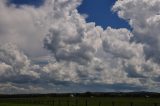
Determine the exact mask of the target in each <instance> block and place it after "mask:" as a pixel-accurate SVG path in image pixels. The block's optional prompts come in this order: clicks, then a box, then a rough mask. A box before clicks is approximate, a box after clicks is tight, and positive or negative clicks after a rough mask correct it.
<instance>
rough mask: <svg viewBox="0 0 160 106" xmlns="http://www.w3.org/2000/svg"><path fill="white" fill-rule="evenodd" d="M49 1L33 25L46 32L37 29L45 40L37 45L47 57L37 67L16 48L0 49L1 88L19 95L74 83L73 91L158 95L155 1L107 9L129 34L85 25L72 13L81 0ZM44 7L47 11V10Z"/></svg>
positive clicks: (126, 1)
mask: <svg viewBox="0 0 160 106" xmlns="http://www.w3.org/2000/svg"><path fill="white" fill-rule="evenodd" d="M49 2H50V3H46V4H45V5H44V6H42V7H40V9H38V10H37V11H38V16H39V15H40V16H43V17H44V18H42V19H38V20H39V21H38V22H40V24H38V25H41V27H43V26H45V25H46V29H48V32H46V30H45V31H44V30H41V31H42V32H43V33H44V36H45V37H44V39H43V37H42V36H41V37H40V41H41V40H43V43H44V44H43V43H42V42H41V43H42V45H44V48H45V49H46V50H48V51H50V53H47V54H46V56H47V55H49V56H50V57H52V58H51V59H50V61H48V63H45V64H43V65H42V64H41V62H36V63H37V64H35V61H33V60H34V59H32V58H31V57H30V56H29V57H27V56H26V55H25V54H24V53H22V52H20V51H19V50H18V49H17V48H16V47H14V46H10V45H6V46H1V47H0V76H1V78H0V81H1V84H0V86H2V88H6V86H7V87H10V88H12V89H14V90H15V89H16V90H17V89H20V91H22V92H24V91H25V92H27V91H28V90H31V89H33V88H35V89H34V90H32V91H33V92H35V91H36V90H37V91H39V92H44V91H48V92H49V91H53V90H54V91H57V90H59V91H64V92H65V91H71V89H70V88H71V87H72V88H73V87H75V88H76V86H77V85H79V86H78V88H76V89H77V90H78V91H83V90H88V89H91V90H104V91H106V89H107V90H154V91H158V89H159V88H160V86H159V81H160V66H159V63H160V62H159V55H158V54H159V51H160V49H159V48H160V45H159V42H160V41H159V29H158V28H159V27H160V26H159V23H158V22H159V15H158V14H159V9H160V6H159V5H158V4H160V2H159V1H158V0H154V1H149V0H141V1H139V0H119V1H117V2H116V3H115V5H114V6H113V8H112V10H113V11H115V12H117V13H118V15H119V17H120V18H123V19H125V20H127V21H128V22H129V23H130V25H131V27H132V28H133V30H132V31H129V30H128V29H125V28H120V29H113V28H111V27H108V28H106V29H103V28H101V27H100V26H95V24H94V23H87V22H86V21H85V17H84V16H82V15H80V14H79V13H78V11H77V9H76V8H77V7H78V6H79V5H80V4H81V0H52V1H49ZM3 6H5V5H4V4H3ZM48 6H50V7H52V8H50V7H49V8H47V7H48ZM5 8H7V7H5ZM10 8H11V7H10ZM26 8H27V10H25V11H28V8H30V9H31V8H32V9H33V10H34V9H35V8H33V7H25V9H26ZM22 9H24V7H23V8H22ZM16 10H17V11H22V10H18V9H16ZM139 10H141V11H139ZM45 11H46V13H45ZM44 13H45V14H44ZM18 14H20V13H18ZM28 16H30V15H28ZM36 17H37V16H36ZM34 18H35V16H34ZM31 19H32V18H31ZM0 22H1V21H0ZM0 25H1V23H0ZM31 26H33V25H31ZM37 27H38V26H37ZM38 28H39V27H38ZM5 29H6V28H5ZM36 30H37V29H36ZM2 31H5V30H2ZM41 31H40V32H41ZM31 32H32V31H31ZM38 33H39V32H38ZM38 33H36V34H38ZM25 34H26V33H25ZM1 35H3V34H1ZM8 36H9V35H8ZM33 36H34V37H35V38H37V37H38V36H37V35H33ZM0 37H2V36H0ZM28 38H29V39H30V37H28ZM31 38H32V37H31ZM33 41H34V40H33ZM38 42H39V41H38ZM39 43H40V42H39ZM37 44H38V43H37ZM22 50H23V49H22ZM38 50H39V49H38ZM35 53H37V52H35ZM11 79H14V80H11ZM8 82H10V83H8ZM33 83H36V85H34V84H33ZM26 85H28V86H29V87H27V86H26ZM98 86H100V87H101V88H102V89H100V88H99V87H98ZM92 87H94V88H95V89H93V88H92ZM153 88H154V89H153ZM51 89H52V90H51ZM0 90H1V91H4V90H3V89H0ZM73 91H74V90H73Z"/></svg>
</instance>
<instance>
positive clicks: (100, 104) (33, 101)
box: [0, 97, 160, 106]
mask: <svg viewBox="0 0 160 106" xmlns="http://www.w3.org/2000/svg"><path fill="white" fill-rule="evenodd" d="M0 106H160V98H142V97H92V98H89V97H77V98H76V97H34V98H1V99H0Z"/></svg>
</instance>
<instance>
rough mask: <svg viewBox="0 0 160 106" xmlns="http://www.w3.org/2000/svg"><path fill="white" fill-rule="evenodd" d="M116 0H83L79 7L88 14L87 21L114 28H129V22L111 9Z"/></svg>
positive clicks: (80, 10)
mask: <svg viewBox="0 0 160 106" xmlns="http://www.w3.org/2000/svg"><path fill="white" fill-rule="evenodd" d="M115 1H116V0H83V3H82V5H81V6H80V7H79V8H78V10H79V12H80V13H81V14H87V15H88V18H87V19H86V20H87V22H95V23H96V25H100V26H102V27H103V28H104V29H105V28H106V27H107V26H111V27H113V28H128V29H130V27H129V25H128V22H126V21H124V20H122V19H120V18H119V17H118V16H117V14H116V13H113V12H112V11H111V8H112V6H113V5H114V3H115Z"/></svg>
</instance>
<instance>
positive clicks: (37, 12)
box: [0, 0, 50, 57]
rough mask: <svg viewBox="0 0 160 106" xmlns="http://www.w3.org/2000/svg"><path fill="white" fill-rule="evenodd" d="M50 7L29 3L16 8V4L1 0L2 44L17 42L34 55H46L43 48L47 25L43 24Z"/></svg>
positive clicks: (0, 40) (0, 34)
mask: <svg viewBox="0 0 160 106" xmlns="http://www.w3.org/2000/svg"><path fill="white" fill-rule="evenodd" d="M44 5H47V4H44ZM48 8H50V7H47V6H42V7H41V8H35V7H32V6H27V5H23V6H21V7H20V8H16V6H15V5H9V6H8V5H7V0H1V1H0V16H1V19H0V44H1V45H2V44H4V43H6V42H11V43H15V44H16V45H17V46H18V47H19V48H21V49H23V51H24V52H25V53H26V54H28V55H30V56H32V57H35V56H37V57H38V56H41V55H44V54H45V53H46V51H45V49H43V38H44V36H45V33H46V32H45V31H47V25H46V26H45V27H44V26H43V25H45V24H44V22H43V20H45V17H46V16H47V14H48V12H49V11H48V12H47V10H48ZM46 23H47V22H46Z"/></svg>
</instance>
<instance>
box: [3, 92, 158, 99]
mask: <svg viewBox="0 0 160 106" xmlns="http://www.w3.org/2000/svg"><path fill="white" fill-rule="evenodd" d="M31 97H146V98H149V97H156V98H157V97H160V93H155V92H86V93H49V94H0V98H31Z"/></svg>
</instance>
